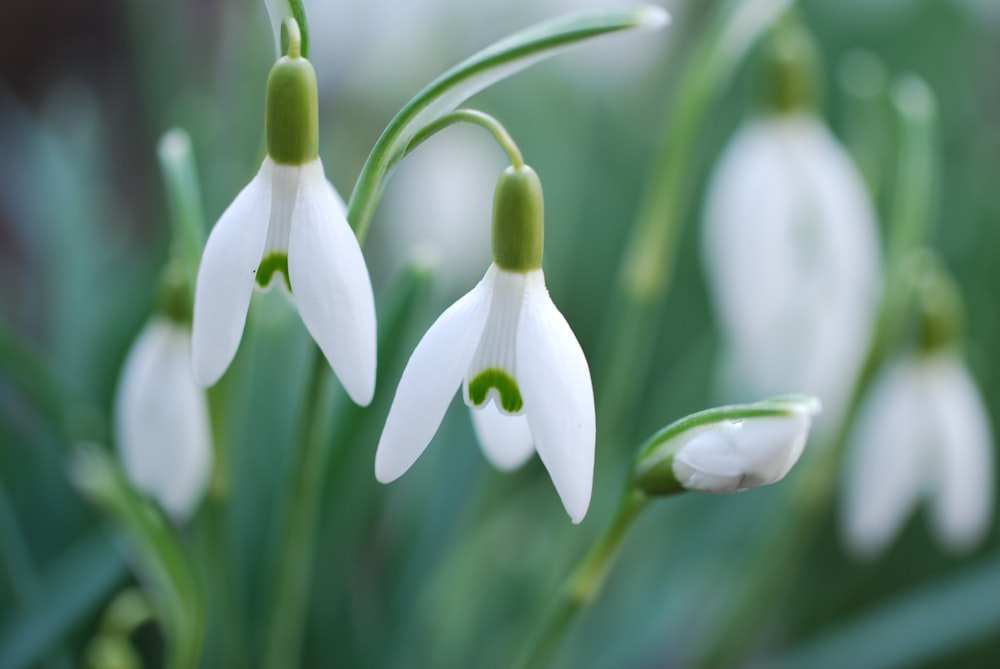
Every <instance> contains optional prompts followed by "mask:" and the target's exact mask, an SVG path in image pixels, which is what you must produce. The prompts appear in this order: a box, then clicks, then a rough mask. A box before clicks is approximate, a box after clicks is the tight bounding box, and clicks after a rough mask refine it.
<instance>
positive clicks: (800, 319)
mask: <svg viewBox="0 0 1000 669" xmlns="http://www.w3.org/2000/svg"><path fill="white" fill-rule="evenodd" d="M702 241H703V251H704V260H705V266H706V271H707V274H708V277H707V278H708V282H709V286H710V288H711V292H712V295H713V298H714V303H715V308H716V313H717V316H718V319H719V325H720V327H721V330H722V333H723V337H724V340H725V345H726V348H727V351H726V353H727V356H728V361H729V363H730V366H731V369H730V370H729V374H730V376H731V378H733V379H734V380H735V382H736V383H735V385H737V386H739V387H742V388H743V389H744V391H745V392H749V393H752V394H760V395H767V394H775V393H784V392H788V391H790V390H792V391H795V392H804V393H808V394H810V395H816V396H817V397H819V398H820V399H821V400H822V402H823V407H824V412H825V413H826V414H828V417H827V419H826V420H825V421H824V422H825V423H826V424H827V425H836V424H837V423H838V422H839V421H840V419H841V416H842V414H843V411H844V409H845V407H846V403H847V401H848V399H849V396H850V393H851V391H852V388H853V385H854V382H855V379H856V377H857V374H858V372H859V370H860V366H861V364H862V362H863V360H864V356H865V353H866V351H867V346H868V341H869V337H870V334H871V331H872V327H873V325H874V319H875V314H876V310H877V306H878V300H879V293H880V283H881V279H880V267H879V240H878V232H877V225H876V220H875V213H874V211H873V208H872V205H871V202H870V200H869V198H868V194H867V193H866V191H865V186H864V183H863V182H862V179H861V176H860V175H859V173H858V171H857V170H856V169H855V167H854V165H853V164H852V162H851V159H850V158H849V157H848V155H847V154H846V153H845V151H844V150H843V149H842V148H841V146H840V145H839V144H838V143H837V141H836V140H835V139H834V138H833V137H832V136H831V134H830V132H829V131H828V130H827V128H826V127H825V126H824V125H823V123H822V122H821V121H820V120H819V119H818V118H816V117H814V116H811V115H807V114H804V113H790V114H783V115H773V116H769V117H766V118H761V119H758V120H755V121H751V122H749V123H748V124H747V125H746V126H745V127H744V128H743V129H742V130H741V131H740V132H739V133H738V134H737V135H736V136H735V137H734V138H733V140H732V141H731V142H730V144H729V146H728V148H727V149H726V150H725V152H724V154H723V156H722V158H721V160H720V162H719V165H718V166H717V168H716V171H715V174H714V177H713V178H712V181H711V185H710V189H709V194H708V201H707V206H706V215H705V228H704V233H703V240H702Z"/></svg>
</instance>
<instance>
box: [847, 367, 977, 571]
mask: <svg viewBox="0 0 1000 669" xmlns="http://www.w3.org/2000/svg"><path fill="white" fill-rule="evenodd" d="M849 448H850V449H851V457H850V458H849V459H848V460H847V467H846V471H845V474H844V478H843V483H844V490H843V493H844V494H843V495H842V496H841V500H842V502H843V504H842V506H841V512H842V513H841V521H842V522H841V526H842V530H843V535H844V539H845V541H846V543H847V546H848V547H849V548H850V550H851V551H852V552H853V553H855V554H856V555H857V556H859V557H865V558H873V557H875V556H877V555H878V554H880V553H881V552H883V551H884V550H885V549H886V548H887V547H888V546H889V544H890V543H892V541H893V539H894V538H895V537H896V535H897V534H898V533H899V532H900V530H901V529H902V527H903V524H904V523H905V521H906V519H907V517H908V516H909V515H910V514H911V513H912V512H913V510H914V507H916V506H917V504H918V503H919V502H920V501H921V500H926V502H927V503H928V505H929V511H930V517H929V519H930V523H931V529H932V530H933V532H934V534H935V535H936V536H937V538H938V539H939V540H940V541H941V543H942V544H944V545H945V546H946V547H947V548H948V549H949V550H951V551H954V552H961V551H966V550H969V549H971V548H973V547H974V546H975V545H976V544H977V543H978V542H979V541H980V540H981V539H982V538H983V536H984V535H985V533H986V532H987V530H988V529H989V524H990V517H991V515H992V510H993V497H994V492H993V486H994V483H993V435H992V431H991V429H990V423H989V418H988V414H987V411H986V407H985V406H984V405H983V401H982V398H981V397H980V395H979V392H978V390H977V389H976V385H975V382H974V381H973V379H972V377H971V376H970V374H969V371H968V369H967V368H966V367H965V365H964V364H963V362H962V359H961V357H960V355H959V353H958V352H957V351H956V350H955V349H954V348H946V349H943V350H936V351H931V352H926V351H923V352H920V353H918V354H910V355H909V356H908V357H905V358H903V359H901V360H898V361H896V362H895V363H893V364H891V365H889V366H888V367H887V368H886V369H885V370H884V371H883V372H882V373H881V374H880V376H879V377H878V378H877V379H876V381H875V383H874V384H873V386H872V388H871V391H870V392H869V393H868V395H867V397H866V398H865V400H864V404H863V406H862V409H861V413H860V415H859V418H858V422H857V424H856V425H855V427H854V429H853V432H852V434H851V437H850V440H849Z"/></svg>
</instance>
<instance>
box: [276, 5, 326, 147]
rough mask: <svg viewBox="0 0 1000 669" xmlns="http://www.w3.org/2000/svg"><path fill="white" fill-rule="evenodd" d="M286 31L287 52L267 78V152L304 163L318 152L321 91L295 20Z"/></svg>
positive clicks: (287, 22)
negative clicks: (302, 48) (302, 51)
mask: <svg viewBox="0 0 1000 669" xmlns="http://www.w3.org/2000/svg"><path fill="white" fill-rule="evenodd" d="M289 26H294V29H288V27H289ZM286 33H287V35H288V55H287V56H282V57H281V58H279V59H278V62H277V63H275V64H274V67H272V68H271V74H270V75H268V77H267V98H266V107H265V125H266V129H267V130H266V132H267V153H268V155H269V156H271V160H273V161H274V162H276V163H279V164H282V165H302V164H304V163H308V162H310V161H312V160H315V159H316V157H317V156H318V155H319V93H318V91H317V87H316V71H315V70H314V69H313V66H312V64H311V63H310V62H309V61H308V60H306V59H305V58H302V57H301V56H300V55H299V53H300V52H299V41H298V24H296V23H295V20H294V19H288V20H286V21H285V23H283V24H282V35H285V34H286Z"/></svg>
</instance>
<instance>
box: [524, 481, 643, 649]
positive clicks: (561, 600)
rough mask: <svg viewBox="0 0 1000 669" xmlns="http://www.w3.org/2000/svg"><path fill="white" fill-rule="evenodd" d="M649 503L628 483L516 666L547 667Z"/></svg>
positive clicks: (636, 488)
mask: <svg viewBox="0 0 1000 669" xmlns="http://www.w3.org/2000/svg"><path fill="white" fill-rule="evenodd" d="M649 501H650V497H649V496H647V495H646V493H644V492H642V490H640V489H639V488H638V486H636V485H635V483H633V482H629V483H628V485H627V486H626V487H625V492H624V494H622V496H621V498H620V500H619V501H618V508H617V510H616V511H615V515H614V516H613V517H612V519H611V522H610V523H609V524H608V526H607V527H606V528H604V532H603V533H602V534H601V536H600V538H599V539H598V540H597V541H596V542H595V543H594V545H593V546H591V548H590V550H589V551H588V552H587V554H586V555H585V556H584V557H583V559H582V560H581V561H580V563H579V564H578V565H577V566H576V568H575V569H574V570H573V572H572V573H571V574H570V576H569V578H567V579H566V581H565V582H564V583H563V586H562V588H561V589H560V591H559V594H558V595H557V596H556V597H557V598H556V601H555V603H554V605H553V606H552V608H551V609H550V610H549V612H548V614H547V616H546V618H545V620H544V622H543V623H542V624H541V626H540V628H539V632H538V634H536V635H535V637H534V639H533V640H532V641H531V642H530V643H529V645H528V647H527V651H526V652H525V653H524V655H523V656H522V657H521V659H520V661H519V662H517V663H516V665H515V666H517V667H520V668H521V669H544V668H545V667H548V666H549V665H550V663H551V659H552V656H553V654H554V653H555V651H556V650H557V649H558V648H559V644H560V642H561V641H562V639H563V637H565V635H566V631H567V630H568V629H569V627H570V624H571V623H572V622H573V621H574V620H575V619H576V617H577V615H579V613H580V611H582V610H583V609H584V608H586V607H587V606H588V605H589V604H590V603H591V602H592V601H593V600H594V599H595V598H596V597H597V595H598V593H600V591H601V588H602V587H603V585H604V581H605V579H606V578H607V575H608V573H609V572H610V570H611V567H612V565H613V564H614V560H615V557H616V556H617V555H618V552H619V549H620V548H621V545H622V542H623V541H624V539H625V537H626V536H627V535H628V531H629V530H630V529H631V528H632V525H634V524H635V521H636V520H637V519H638V518H639V516H640V514H641V513H642V512H643V511H644V510H645V508H646V506H647V505H648V504H649Z"/></svg>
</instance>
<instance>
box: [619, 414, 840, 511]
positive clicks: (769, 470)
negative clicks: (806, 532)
mask: <svg viewBox="0 0 1000 669" xmlns="http://www.w3.org/2000/svg"><path fill="white" fill-rule="evenodd" d="M819 412H820V402H819V401H818V400H817V399H816V398H813V397H799V396H788V397H777V398H773V399H770V400H765V401H763V402H758V403H755V404H746V405H736V406H729V407H720V408H717V409H709V410H707V411H703V412H701V413H697V414H693V415H692V416H688V417H686V418H684V419H681V420H679V421H677V422H676V423H673V424H671V425H669V426H667V427H666V428H664V429H663V430H661V431H660V432H658V433H657V434H656V435H654V436H653V437H652V438H650V440H649V441H648V442H647V443H646V445H644V446H643V447H642V449H641V450H640V455H639V458H638V461H637V465H636V477H637V480H638V482H639V485H640V487H641V488H642V489H643V490H644V491H645V492H647V493H650V494H670V493H673V492H679V491H681V490H694V491H699V492H708V493H715V494H728V493H735V492H742V491H744V490H749V489H750V488H756V487H759V486H762V485H770V484H771V483H776V482H777V481H780V480H781V479H783V478H784V477H785V475H786V474H788V472H789V471H790V470H791V468H792V466H793V465H794V464H795V463H796V462H798V460H799V457H800V456H801V455H802V451H803V450H804V449H805V445H806V440H807V439H808V437H809V431H810V429H811V427H812V421H813V418H814V417H815V416H816V415H817V414H819Z"/></svg>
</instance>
